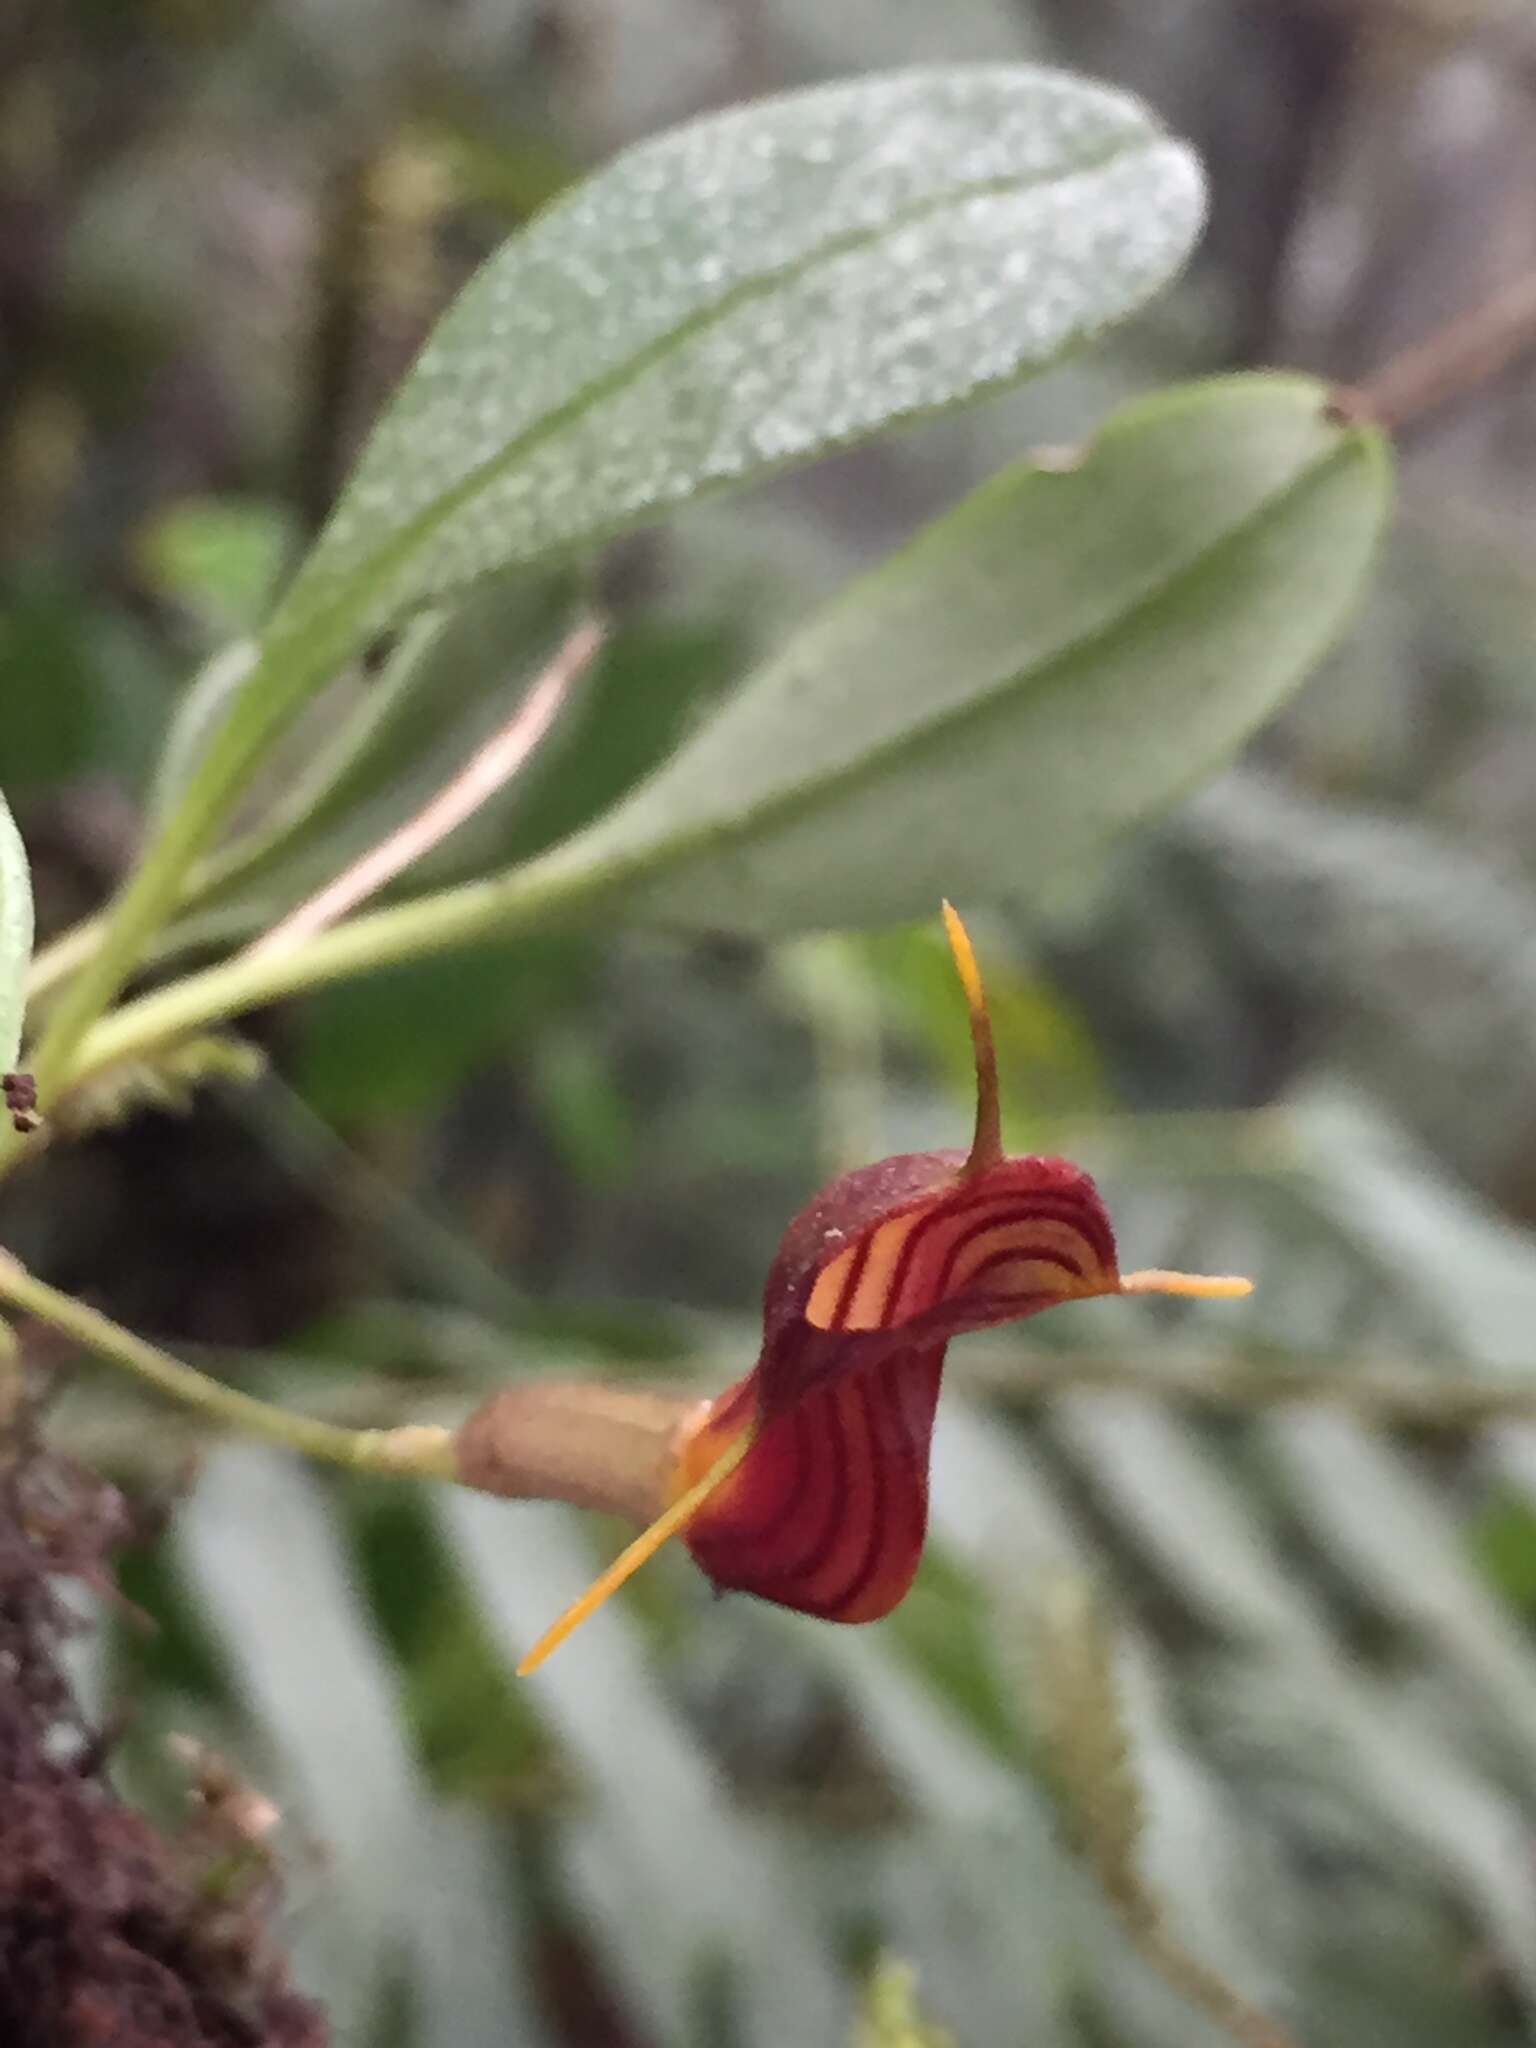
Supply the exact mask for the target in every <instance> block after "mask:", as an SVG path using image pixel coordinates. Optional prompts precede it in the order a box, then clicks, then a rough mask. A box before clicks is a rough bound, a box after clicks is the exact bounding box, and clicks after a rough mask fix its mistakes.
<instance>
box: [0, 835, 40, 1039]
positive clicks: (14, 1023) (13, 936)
mask: <svg viewBox="0 0 1536 2048" xmlns="http://www.w3.org/2000/svg"><path fill="white" fill-rule="evenodd" d="M31 960H32V871H31V869H30V867H29V866H28V863H27V850H26V848H25V847H24V846H23V845H22V843H21V834H20V833H19V832H18V831H17V830H16V821H15V819H14V818H13V817H12V816H11V812H10V806H9V805H8V804H7V803H6V801H5V798H4V797H3V796H0V1072H8V1071H9V1070H10V1069H11V1068H12V1067H14V1066H15V1064H16V1059H17V1055H18V1053H19V1051H20V1049H21V1026H22V1018H23V1015H24V1014H25V1011H26V1004H27V968H28V966H29V965H30V964H31Z"/></svg>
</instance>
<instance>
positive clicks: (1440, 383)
mask: <svg viewBox="0 0 1536 2048" xmlns="http://www.w3.org/2000/svg"><path fill="white" fill-rule="evenodd" d="M1533 349H1536V271H1531V272H1529V273H1527V274H1526V275H1525V276H1523V277H1519V278H1516V279H1515V280H1514V282H1513V283H1512V284H1508V285H1505V286H1504V288H1503V289H1502V290H1501V291H1497V292H1495V293H1494V295H1493V297H1492V298H1490V299H1487V300H1485V301H1484V303H1483V304H1482V305H1481V306H1477V307H1475V308H1474V309H1473V310H1472V311H1471V312H1470V313H1461V314H1458V315H1457V317H1456V318H1455V319H1454V320H1448V321H1447V322H1446V323H1445V325H1444V326H1443V327H1439V328H1436V330H1435V331H1434V333H1433V334H1431V335H1429V336H1427V337H1426V339H1425V340H1423V341H1420V342H1415V343H1414V345H1413V346H1412V347H1411V348H1406V349H1404V350H1403V351H1402V352H1401V353H1400V354H1399V355H1395V356H1393V357H1392V359H1391V360H1390V362H1388V363H1387V364H1386V365H1385V366H1384V367H1383V368H1382V369H1380V370H1378V371H1377V372H1376V373H1375V375H1374V376H1371V377H1368V378H1367V379H1366V381H1365V382H1364V383H1363V384H1354V385H1341V386H1340V387H1339V389H1338V390H1337V391H1336V392H1335V394H1334V405H1335V408H1336V410H1337V411H1338V412H1339V413H1340V414H1341V415H1343V416H1345V417H1347V418H1349V419H1367V420H1373V421H1374V422H1375V423H1376V425H1377V426H1379V427H1385V428H1386V429H1387V430H1388V432H1391V433H1396V432H1398V431H1399V430H1400V429H1401V428H1403V427H1404V426H1407V425H1409V424H1411V423H1412V422H1414V421H1417V420H1419V419H1422V418H1423V416H1424V415H1425V414H1426V413H1428V412H1432V411H1434V410H1435V408H1436V407H1437V406H1441V405H1445V404H1447V403H1448V402H1449V401H1450V400H1451V399H1453V398H1460V397H1462V396H1463V395H1464V394H1465V393H1466V392H1469V391H1474V390H1476V389H1477V387H1478V386H1479V385H1482V384H1486V383H1488V382H1489V380H1490V379H1492V378H1494V377H1497V376H1498V375H1499V374H1500V372H1501V371H1503V370H1507V369H1509V368H1510V367H1511V365H1512V364H1514V363H1516V362H1518V361H1519V359H1520V358H1521V357H1522V356H1523V355H1525V354H1526V353H1527V351H1529V350H1533Z"/></svg>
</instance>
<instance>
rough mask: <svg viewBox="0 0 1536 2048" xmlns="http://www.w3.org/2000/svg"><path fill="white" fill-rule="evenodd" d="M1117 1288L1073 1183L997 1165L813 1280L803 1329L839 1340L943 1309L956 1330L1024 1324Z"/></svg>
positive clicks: (1045, 1165) (1053, 1167)
mask: <svg viewBox="0 0 1536 2048" xmlns="http://www.w3.org/2000/svg"><path fill="white" fill-rule="evenodd" d="M1119 1285H1120V1280H1119V1275H1118V1272H1117V1270H1116V1265H1115V1244H1114V1236H1113V1233H1112V1232H1111V1230H1110V1226H1109V1218H1108V1217H1107V1216H1106V1214H1105V1213H1104V1206H1103V1204H1102V1202H1101V1201H1100V1200H1099V1197H1098V1193H1097V1190H1096V1189H1095V1188H1094V1186H1093V1183H1092V1181H1091V1180H1089V1178H1088V1176H1087V1175H1086V1174H1085V1173H1082V1172H1080V1171H1079V1170H1078V1169H1077V1168H1076V1167H1073V1166H1069V1165H1068V1164H1067V1162H1066V1161H1064V1160H1059V1159H1008V1160H1004V1161H1002V1162H1001V1163H1000V1164H998V1165H997V1166H995V1167H993V1168H991V1169H990V1170H989V1171H987V1172H985V1173H981V1174H975V1175H969V1176H967V1177H965V1178H963V1179H956V1180H954V1181H951V1182H949V1183H948V1184H947V1185H945V1186H944V1187H943V1188H942V1189H941V1191H939V1192H937V1193H935V1194H933V1195H931V1196H929V1197H927V1198H926V1199H925V1200H922V1201H919V1202H915V1203H913V1204H911V1205H910V1206H909V1207H907V1208H905V1209H903V1210H901V1211H900V1212H899V1213H898V1214H896V1215H894V1216H889V1217H886V1218H884V1219H883V1220H882V1221H880V1222H878V1223H876V1224H874V1225H872V1226H871V1228H870V1229H868V1230H867V1231H865V1232H864V1233H863V1234H862V1235H861V1236H859V1237H858V1238H856V1239H854V1241H853V1242H852V1243H851V1244H848V1245H846V1246H844V1247H843V1248H842V1249H841V1250H839V1251H838V1252H837V1253H836V1254H835V1255H834V1256H833V1257H832V1258H831V1259H829V1260H828V1261H827V1263H826V1264H825V1265H824V1266H823V1267H822V1268H821V1270H820V1271H819V1272H818V1273H817V1275H816V1279H815V1281H814V1283H813V1285H812V1286H811V1288H810V1291H809V1293H808V1295H807V1298H806V1304H805V1310H804V1314H805V1320H806V1321H807V1322H808V1323H809V1324H811V1326H812V1327H813V1328H814V1329H818V1330H827V1331H839V1332H843V1331H846V1332H847V1333H849V1334H850V1335H858V1334H863V1333H869V1332H873V1331H876V1330H899V1329H904V1328H906V1327H908V1326H909V1325H911V1324H914V1323H917V1322H919V1321H920V1320H925V1321H926V1322H927V1324H928V1325H929V1326H930V1327H932V1329H933V1331H934V1333H935V1334H938V1332H939V1329H940V1327H941V1322H942V1316H941V1312H942V1310H943V1308H944V1307H945V1305H946V1304H953V1305H954V1306H955V1309H956V1314H957V1320H956V1321H955V1323H954V1324H953V1325H952V1326H943V1328H944V1334H945V1335H952V1334H955V1333H956V1332H958V1331H959V1330H960V1329H963V1328H980V1327H982V1326H984V1325H985V1324H987V1323H990V1322H1003V1321H1006V1320H1008V1319H1009V1318H1010V1317H1013V1316H1017V1315H1024V1314H1031V1313H1033V1312H1035V1311H1036V1310H1038V1309H1042V1308H1048V1307H1049V1306H1050V1305H1051V1303H1052V1302H1053V1301H1069V1300H1073V1299H1076V1298H1079V1297H1081V1296H1084V1295H1093V1294H1111V1293H1114V1292H1115V1291H1116V1290H1117V1289H1118V1287H1119Z"/></svg>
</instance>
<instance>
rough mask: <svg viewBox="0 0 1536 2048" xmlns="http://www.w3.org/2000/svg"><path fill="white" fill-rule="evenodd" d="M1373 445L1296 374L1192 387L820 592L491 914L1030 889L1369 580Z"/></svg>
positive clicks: (1137, 799)
mask: <svg viewBox="0 0 1536 2048" xmlns="http://www.w3.org/2000/svg"><path fill="white" fill-rule="evenodd" d="M1386 499H1387V484H1386V466H1385V460H1384V455H1383V450H1382V444H1381V442H1380V439H1379V437H1378V436H1377V435H1375V434H1374V433H1373V432H1372V431H1370V430H1368V429H1364V428H1361V427H1354V426H1348V425H1344V424H1341V423H1339V422H1338V421H1337V420H1336V419H1335V418H1334V417H1333V416H1332V415H1331V414H1330V412H1329V409H1328V404H1327V392H1326V390H1325V389H1324V388H1323V387H1322V386H1321V385H1319V384H1317V383H1315V382H1313V381H1312V380H1310V379H1307V378H1300V377H1284V376H1273V377H1271V376H1248V377H1236V378H1231V379H1223V380H1219V381H1215V382H1211V383H1205V384H1198V385H1192V386H1184V387H1180V388H1177V389H1174V390H1171V391H1167V392H1163V393H1161V394H1159V395H1158V396H1156V397H1154V398H1151V399H1148V400H1144V401H1139V402H1138V403H1136V404H1134V405H1131V406H1128V407H1126V408H1125V409H1123V410H1122V411H1121V412H1119V413H1118V414H1116V415H1115V416H1114V418H1113V419H1112V420H1110V421H1109V423H1108V424H1107V425H1106V426H1105V427H1104V429H1103V430H1102V432H1101V433H1100V434H1099V436H1098V437H1097V438H1096V439H1095V441H1094V442H1093V443H1092V445H1091V446H1089V447H1088V448H1086V449H1085V450H1083V451H1082V452H1081V454H1080V456H1079V458H1078V459H1077V461H1076V464H1075V466H1072V467H1070V468H1068V469H1065V470H1063V469H1062V468H1061V467H1060V465H1059V462H1058V463H1054V464H1053V465H1052V466H1051V467H1049V468H1045V467H1040V466H1037V465H1034V464H1032V463H1028V462H1026V463H1021V464H1018V465H1016V466H1015V467H1013V468H1012V469H1010V470H1008V471H1005V472H1004V473H1003V474H1002V475H1001V476H999V477H997V478H996V479H995V480H994V481H993V482H992V483H990V484H988V485H987V486H985V487H984V488H983V489H982V490H980V491H978V492H976V493H975V494H974V495H973V496H972V497H971V498H969V499H968V500H967V501H966V502H965V503H964V504H963V505H961V506H960V507H959V508H958V509H957V510H956V511H954V512H953V513H951V514H949V515H948V516H947V517H945V518H944V519H941V520H940V521H938V522H937V523H936V524H935V525H934V526H932V527H930V528H929V529H928V530H927V531H926V532H925V533H924V534H922V535H921V536H920V537H919V538H918V539H917V540H916V541H915V542H914V543H913V544H912V545H910V546H909V547H908V548H906V549H905V550H903V551H902V552H901V553H899V554H897V555H896V556H894V557H892V558H891V559H890V560H889V561H888V562H886V563H885V564H883V565H882V566H881V568H879V569H878V570H877V571H876V572H875V573H874V574H872V575H870V576H867V577H865V578H864V579H862V580H861V581H860V582H858V583H856V584H855V585H853V586H852V587H851V588H850V589H849V590H848V591H846V592H844V593H843V594H842V595H841V596H839V597H838V598H837V599H836V600H835V601H834V602H833V603H832V604H831V605H830V606H828V607H827V608H826V609H825V610H824V611H823V612H821V613H820V614H819V615H818V616H817V617H816V618H815V619H813V620H812V621H811V622H810V624H809V625H807V626H806V627H805V628H804V629H803V630H802V631H801V632H800V633H799V634H798V635H797V636H796V637H795V638H794V639H793V640H792V641H791V642H790V643H789V645H788V646H786V647H785V648H784V649H783V651H782V652H781V653H779V654H778V655H777V656H776V657H775V658H774V659H772V660H771V661H770V662H769V663H768V664H767V665H766V666H764V667H763V668H761V669H759V670H758V671H757V673H756V674H755V675H753V676H751V677H750V678H749V679H748V680H747V681H746V683H745V684H744V685H743V686H742V687H741V689H740V690H739V691H737V692H736V694H735V695H734V696H733V697H732V698H731V699H730V700H729V702H728V703H727V704H726V706H725V707H724V709H723V710H722V711H721V712H720V713H719V714H717V716H716V717H715V718H714V719H713V720H712V721H710V722H709V723H708V724H707V725H706V726H704V727H703V728H702V729H701V730H700V731H699V733H698V735H697V736H696V737H695V738H694V739H693V740H692V741H690V742H689V743H688V744H687V745H686V746H684V747H683V749H682V750H681V751H680V752H679V753H677V754H676V755H674V756H673V758H672V760H671V761H670V762H669V763H668V764H667V765H666V766H665V767H663V768H662V769H661V770H660V772H659V773H658V774H656V775H655V776H653V777H652V778H651V779H650V781H649V782H647V783H646V784H644V785H643V786H642V787H641V788H640V789H638V790H637V791H636V792H635V794H634V795H633V796H632V797H631V798H629V799H628V800H627V801H626V802H625V803H623V804H622V805H620V806H619V807H618V808H617V809H616V810H615V811H613V812H611V813H610V814H609V815H608V816H607V817H606V818H605V819H603V820H602V821H601V822H600V823H599V824H597V825H596V826H594V827H592V828H591V829H589V830H588V831H586V832H584V833H582V834H581V835H580V836H579V837H577V838H576V839H573V840H571V841H568V842H567V844H566V845H565V846H564V847H562V848H558V849H556V851H555V852H554V853H552V854H551V855H549V856H547V857H546V858H545V859H543V860H541V861H539V862H538V863H536V864H535V865H534V866H533V867H532V868H529V869H525V870H524V871H523V873H522V874H521V875H520V876H519V877H517V878H516V881H515V882H513V883H512V885H511V887H510V888H509V891H508V893H509V897H511V899H512V902H511V903H509V909H510V908H512V907H513V906H514V905H516V906H518V907H520V906H521V905H522V904H523V903H526V902H527V901H528V900H529V899H530V898H535V899H536V898H538V897H540V896H544V895H546V893H547V894H548V895H549V896H552V897H555V898H557V899H562V898H563V899H566V900H570V899H571V898H576V899H580V898H582V897H585V896H588V895H591V894H594V893H603V894H606V893H607V892H608V891H610V890H618V891H620V892H622V893H623V894H624V896H625V909H626V913H627V914H632V915H639V916H645V917H649V918H654V919H659V920H664V921H667V922H672V923H679V924H686V925H695V926H705V927H710V928H722V929H731V930H737V931H752V932H764V933H770V932H788V931H794V930H800V929H806V928H816V927H822V926H834V925H858V924H872V923H878V922H882V921H886V920H895V919H900V918H908V917H916V916H924V915H928V914H930V913H931V912H932V911H933V908H934V906H935V904H936V903H937V902H938V900H939V898H940V897H941V896H943V895H950V896H956V897H960V898H966V897H969V898H978V897H991V898H997V897H1009V898H1029V897H1032V896H1035V895H1037V894H1038V893H1039V891H1040V890H1041V889H1042V887H1044V886H1045V885H1047V884H1050V883H1052V882H1054V881H1056V880H1057V879H1058V878H1059V877H1060V876H1061V875H1062V874H1063V872H1064V871H1066V870H1069V869H1070V868H1071V867H1072V866H1073V865H1074V864H1075V863H1077V862H1080V861H1081V860H1083V859H1084V858H1086V857H1089V856H1091V855H1092V854H1094V853H1095V852H1096V851H1097V850H1098V849H1099V848H1100V847H1101V846H1102V845H1103V843H1104V842H1105V841H1106V840H1107V839H1109V838H1110V837H1111V836H1112V835H1113V834H1115V833H1117V832H1119V831H1121V830H1122V829H1124V828H1125V827H1126V826H1128V825H1131V824H1133V823H1134V822H1136V821H1137V820H1138V819H1141V818H1144V817H1146V816H1147V815H1148V814H1149V813H1152V812H1156V811H1159V810H1161V809H1163V808H1164V807H1165V806H1167V805H1168V804H1170V803H1171V802H1173V801H1174V800H1175V799H1176V798H1177V797H1178V796H1180V795H1181V794H1182V793H1183V792H1184V791H1185V790H1187V789H1189V788H1190V787H1191V786H1192V785H1193V784H1195V783H1196V782H1198V781H1199V780H1200V779H1201V777H1203V776H1204V775H1206V774H1208V773H1209V772H1210V771H1211V770H1212V769H1214V768H1215V767H1217V766H1218V765H1219V764H1220V763H1221V762H1222V761H1223V760H1225V759H1226V758H1227V757H1228V756H1229V755H1231V754H1232V753H1233V752H1234V751H1235V750H1236V749H1237V748H1238V747H1239V746H1241V744H1242V743H1243V741H1244V740H1245V739H1246V738H1247V737H1248V736H1249V734H1250V733H1252V732H1253V731H1254V730H1255V728H1256V727H1257V726H1259V725H1260V724H1262V723H1263V721H1264V720H1265V719H1266V718H1268V717H1269V716H1270V714H1271V713H1272V712H1273V711H1274V710H1275V709H1276V708H1277V706H1278V705H1279V704H1280V703H1282V702H1283V700H1284V699H1285V698H1286V696H1287V695H1289V693H1290V692H1291V691H1292V690H1294V689H1295V688H1296V686H1297V685H1298V684H1299V683H1300V682H1301V681H1302V679H1303V677H1304V676H1305V675H1306V674H1307V672H1308V671H1309V669H1311V667H1312V666H1313V664H1314V663H1315V662H1316V661H1317V659H1318V658H1319V656H1320V655H1321V654H1322V653H1323V651H1324V650H1325V649H1326V648H1327V646H1328V645H1329V643H1330V642H1331V641H1332V640H1333V639H1334V637H1335V636H1336V635H1337V633H1338V632H1339V630H1340V628H1341V626H1342V625H1343V623H1344V621H1345V620H1346V618H1347V617H1348V615H1349V612H1350V609H1351V607H1352V605H1353V604H1354V602H1355V599H1356V597H1357V596H1358V594H1359V592H1360V588H1361V584H1362V581H1363V578H1364V576H1365V573H1366V570H1367V567H1368V565H1369V562H1370V559H1371V553H1372V549H1373V547H1374V546H1375V543H1376V539H1377V535H1378V533H1379V531H1380V528H1381V524H1382V519H1383V515H1384V510H1385V505H1386Z"/></svg>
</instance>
